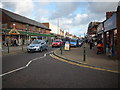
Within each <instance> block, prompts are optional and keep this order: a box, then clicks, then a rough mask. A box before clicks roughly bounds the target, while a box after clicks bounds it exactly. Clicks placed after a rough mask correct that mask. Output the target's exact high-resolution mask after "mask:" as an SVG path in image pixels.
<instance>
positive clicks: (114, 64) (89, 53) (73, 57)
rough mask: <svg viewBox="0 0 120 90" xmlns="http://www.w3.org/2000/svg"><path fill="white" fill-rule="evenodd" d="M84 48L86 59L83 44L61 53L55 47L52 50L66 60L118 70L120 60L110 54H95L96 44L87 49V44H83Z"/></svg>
mask: <svg viewBox="0 0 120 90" xmlns="http://www.w3.org/2000/svg"><path fill="white" fill-rule="evenodd" d="M85 47H86V48H85V49H86V59H85V61H84V46H82V47H77V48H74V47H72V48H71V49H70V51H65V50H63V52H62V54H61V51H60V49H56V50H55V51H54V55H55V56H57V57H59V58H62V59H65V60H67V61H72V62H75V63H79V64H84V65H88V66H92V67H97V68H102V69H107V70H114V71H118V72H119V70H118V66H119V65H120V61H118V60H117V59H115V58H112V57H110V56H106V55H105V54H99V55H97V54H96V52H97V48H96V46H95V47H93V48H92V50H90V49H89V45H87V44H86V45H85Z"/></svg>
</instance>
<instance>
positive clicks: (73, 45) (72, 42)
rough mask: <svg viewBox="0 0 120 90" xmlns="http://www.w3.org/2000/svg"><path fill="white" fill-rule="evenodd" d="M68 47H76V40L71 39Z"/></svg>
mask: <svg viewBox="0 0 120 90" xmlns="http://www.w3.org/2000/svg"><path fill="white" fill-rule="evenodd" d="M70 46H71V47H77V39H71V40H70Z"/></svg>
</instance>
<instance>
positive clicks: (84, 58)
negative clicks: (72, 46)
mask: <svg viewBox="0 0 120 90" xmlns="http://www.w3.org/2000/svg"><path fill="white" fill-rule="evenodd" d="M83 55H84V56H83V61H84V62H85V61H86V50H85V46H84V54H83Z"/></svg>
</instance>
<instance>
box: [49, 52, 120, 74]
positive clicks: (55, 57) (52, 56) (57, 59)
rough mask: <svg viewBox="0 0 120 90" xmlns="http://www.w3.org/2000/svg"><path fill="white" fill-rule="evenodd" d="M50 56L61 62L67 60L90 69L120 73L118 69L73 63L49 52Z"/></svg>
mask: <svg viewBox="0 0 120 90" xmlns="http://www.w3.org/2000/svg"><path fill="white" fill-rule="evenodd" d="M50 56H51V57H53V58H55V59H57V60H60V61H63V62H67V63H69V64H72V65H77V66H81V67H85V68H90V69H96V70H102V71H108V72H112V73H120V72H119V71H115V70H109V69H103V68H97V67H92V66H87V64H86V65H82V64H78V63H75V62H71V61H67V60H65V59H62V58H59V57H57V56H55V55H53V54H50Z"/></svg>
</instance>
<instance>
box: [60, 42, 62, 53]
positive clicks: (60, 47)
mask: <svg viewBox="0 0 120 90" xmlns="http://www.w3.org/2000/svg"><path fill="white" fill-rule="evenodd" d="M60 51H61V54H62V44H61V45H60Z"/></svg>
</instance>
